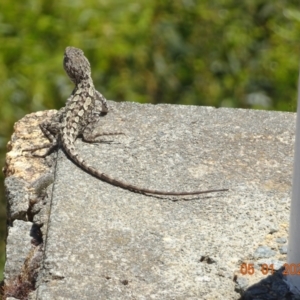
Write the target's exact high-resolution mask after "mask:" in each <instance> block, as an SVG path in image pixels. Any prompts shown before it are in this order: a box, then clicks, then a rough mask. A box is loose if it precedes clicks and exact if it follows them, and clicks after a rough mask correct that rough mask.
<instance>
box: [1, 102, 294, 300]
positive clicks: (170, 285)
mask: <svg viewBox="0 0 300 300" xmlns="http://www.w3.org/2000/svg"><path fill="white" fill-rule="evenodd" d="M109 105H110V107H111V108H112V110H111V112H109V114H108V115H107V116H104V117H102V118H101V120H100V122H99V127H97V128H96V129H95V130H96V131H100V132H101V131H104V132H116V131H122V132H124V134H123V135H114V136H103V137H101V140H102V142H101V143H98V144H87V143H83V142H82V141H81V140H80V139H78V140H77V142H76V146H77V147H78V151H79V152H80V154H81V155H82V157H84V159H85V160H86V161H87V162H89V163H90V164H91V165H93V166H94V167H95V168H97V169H99V170H102V171H103V172H104V173H106V174H109V175H111V176H113V177H114V178H116V179H122V180H124V181H126V182H128V183H131V184H134V185H139V186H141V187H146V188H152V189H160V190H164V191H193V190H199V189H203V190H206V189H216V188H229V191H228V192H222V193H214V194H206V195H205V194H204V195H200V196H189V197H152V196H145V195H141V194H136V193H133V192H130V191H127V190H123V189H121V188H119V187H115V186H112V185H110V184H108V183H106V182H102V181H100V180H98V179H97V178H94V177H92V176H91V175H89V174H87V173H86V172H85V171H83V170H82V169H80V168H79V167H78V166H76V165H75V164H74V163H73V162H72V161H70V160H69V159H68V157H66V155H65V154H64V152H63V151H61V150H59V152H58V156H57V158H56V159H55V157H56V153H54V154H52V156H51V159H50V160H51V161H52V167H51V168H50V167H49V168H48V170H47V171H46V172H50V171H51V170H52V171H53V172H54V177H55V180H54V183H53V184H51V183H50V184H49V187H48V188H47V189H46V192H45V193H43V195H42V196H40V194H39V193H38V194H39V195H38V196H36V198H35V201H31V202H30V203H31V204H30V205H29V206H30V207H29V208H28V217H27V220H28V222H33V223H35V224H38V225H39V226H42V227H41V232H42V240H41V241H40V243H42V245H43V251H44V254H43V261H42V262H41V264H40V270H39V274H38V277H37V279H36V282H35V288H36V290H35V292H34V293H32V294H31V296H30V299H43V300H47V299H51V300H52V299H81V300H82V299H176V300H179V299H188V300H194V299H207V300H210V299H239V298H240V297H241V294H242V293H243V292H244V291H246V290H247V288H249V287H250V286H251V285H252V284H254V283H256V282H259V281H260V280H261V279H263V278H266V277H267V276H268V275H270V272H271V271H270V272H269V274H263V273H262V271H261V268H262V267H263V266H264V264H265V265H267V267H269V268H271V264H273V265H274V266H275V267H274V268H275V269H279V268H280V267H281V266H282V265H283V264H284V263H285V261H286V251H284V250H282V249H284V248H283V246H285V247H286V241H287V236H288V232H287V231H288V222H289V206H290V192H291V178H292V165H293V147H294V136H295V114H293V113H280V112H268V111H256V110H242V109H226V108H220V109H215V108H212V107H197V106H180V105H167V104H165V105H146V104H144V105H141V104H136V103H128V102H127V103H115V102H112V101H110V102H109ZM45 114H46V112H45ZM45 117H46V115H43V113H38V114H35V115H30V116H29V117H28V116H27V118H34V120H38V119H39V120H43V119H44V118H45ZM19 122H21V123H19V126H21V127H22V120H21V121H19ZM26 122H27V123H28V120H27V119H26ZM29 123H30V122H29ZM24 126H25V125H24ZM28 126H29V125H28ZM31 133H32V140H30V137H29V136H27V137H26V139H25V140H26V141H27V140H28V139H29V143H30V144H37V143H39V140H41V139H42V140H43V137H42V134H41V133H40V132H39V128H38V127H37V126H36V124H35V123H34V125H33V128H32V131H31ZM21 136H22V134H21V135H20V136H19V137H18V138H16V137H15V136H14V137H13V138H12V142H11V143H12V144H11V152H10V153H19V154H18V155H19V156H20V159H21V160H24V157H25V156H24V155H22V152H21V151H20V148H22V147H24V148H26V146H22V143H20V144H18V145H19V146H18V148H17V150H16V148H15V145H16V143H17V142H16V140H19V139H21V138H22V137H21ZM43 141H44V142H45V140H43ZM18 151H19V152H18ZM10 153H8V157H9V158H10V157H11V156H12V154H10ZM23 153H24V152H23ZM41 153H42V152H41ZM10 155H11V156H10ZM18 155H14V157H16V161H15V162H14V163H12V161H11V160H9V162H8V166H6V171H7V170H13V171H10V172H8V171H7V175H8V176H15V177H18V178H19V177H20V178H22V180H26V182H27V183H28V185H29V186H30V184H31V183H32V182H33V180H35V179H36V178H37V177H38V176H36V175H37V174H39V176H41V175H42V174H43V173H44V171H45V169H44V167H45V166H46V161H45V160H44V159H42V158H36V157H28V158H26V159H27V160H28V161H27V163H24V162H23V163H22V165H21V167H23V166H24V164H25V165H26V166H28V165H27V164H29V165H30V164H31V162H32V164H33V161H34V162H35V164H37V165H39V164H40V165H41V168H40V169H39V168H37V169H38V170H39V171H36V173H34V174H35V175H34V176H32V178H25V177H26V176H23V175H22V174H23V173H24V172H28V170H29V169H30V168H29V169H28V167H25V168H24V170H23V173H22V172H18V171H17V170H15V169H18V163H17V162H18ZM27 155H28V154H27ZM53 159H55V160H56V165H55V164H53ZM12 164H13V166H12ZM50 165H51V164H50ZM30 171H31V172H32V169H30ZM20 174H21V175H20ZM7 188H8V187H7ZM11 188H12V187H11V186H10V187H9V189H11ZM22 188H23V186H22ZM24 197H25V196H24ZM26 197H29V199H32V197H31V198H30V196H26ZM36 205H39V206H37V207H39V209H35V206H36ZM47 205H49V207H48V208H47ZM23 210H24V209H23ZM13 216H16V218H17V216H18V214H17V213H16V212H14V214H13ZM22 216H23V217H22V220H26V218H24V213H23V215H22ZM12 221H13V220H12ZM11 224H12V223H11ZM13 224H14V223H13ZM25 241H26V240H24V243H25ZM33 247H34V246H33ZM7 251H9V245H8V246H7ZM10 263H11V262H9V261H7V265H9V264H10ZM243 263H245V264H247V265H246V266H249V265H248V264H251V263H253V266H254V274H246V275H243V274H242V273H241V271H242V272H243V269H242V267H241V266H242V264H243ZM243 266H244V265H243ZM6 272H9V270H7V267H6ZM246 273H247V272H246ZM7 278H8V277H7ZM12 296H13V295H12Z"/></svg>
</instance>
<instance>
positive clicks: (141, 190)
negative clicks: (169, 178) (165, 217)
mask: <svg viewBox="0 0 300 300" xmlns="http://www.w3.org/2000/svg"><path fill="white" fill-rule="evenodd" d="M68 148H69V147H64V149H65V150H66V152H67V153H68V155H69V157H70V158H71V159H72V160H73V161H74V162H75V163H76V164H77V165H78V166H79V167H81V168H82V169H83V170H85V171H86V172H87V173H89V174H91V175H93V176H95V177H97V178H98V179H100V180H103V181H106V182H108V183H110V184H112V185H115V186H118V187H120V188H123V189H126V190H129V191H132V192H135V193H139V194H153V195H169V196H187V195H199V194H208V193H215V192H225V191H228V189H216V190H206V191H193V192H164V191H157V190H150V189H145V188H141V187H138V186H135V185H131V184H128V183H126V182H123V181H121V180H117V179H114V178H112V177H110V176H109V175H107V174H105V173H101V172H100V171H98V170H96V169H95V168H93V167H92V166H90V165H89V164H87V163H86V162H85V161H84V160H83V159H82V158H81V157H80V156H79V154H78V153H77V151H76V150H75V147H72V149H68Z"/></svg>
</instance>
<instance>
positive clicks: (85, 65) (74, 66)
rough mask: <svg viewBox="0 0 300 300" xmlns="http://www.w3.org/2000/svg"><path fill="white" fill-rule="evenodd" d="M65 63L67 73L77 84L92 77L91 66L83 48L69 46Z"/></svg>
mask: <svg viewBox="0 0 300 300" xmlns="http://www.w3.org/2000/svg"><path fill="white" fill-rule="evenodd" d="M63 65H64V69H65V71H66V73H67V74H68V76H69V77H70V79H71V80H72V81H73V82H74V83H75V84H78V83H80V82H81V81H83V80H90V79H91V66H90V63H89V61H88V59H87V58H86V57H85V56H84V53H83V51H82V50H81V49H78V48H75V47H67V48H66V50H65V55H64V61H63Z"/></svg>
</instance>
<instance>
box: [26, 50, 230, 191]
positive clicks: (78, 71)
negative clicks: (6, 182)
mask: <svg viewBox="0 0 300 300" xmlns="http://www.w3.org/2000/svg"><path fill="white" fill-rule="evenodd" d="M64 69H65V71H66V73H67V74H68V76H69V77H70V79H71V80H72V81H73V82H74V84H75V89H74V90H73V92H72V94H71V96H70V97H69V98H68V100H67V103H66V106H65V107H63V108H62V109H60V110H59V111H58V113H57V115H55V116H54V118H53V119H52V120H50V121H46V122H44V123H42V124H40V128H41V130H42V131H43V133H44V134H45V136H46V137H47V138H48V139H49V141H50V142H51V143H50V144H46V145H42V146H39V147H35V148H34V149H31V150H34V151H35V150H37V149H42V148H46V147H50V148H49V149H48V151H47V153H46V154H45V155H47V154H48V153H49V151H50V149H51V148H53V147H54V146H56V145H57V144H58V143H60V144H61V145H62V146H63V148H64V150H65V151H66V153H67V154H68V155H69V157H70V158H71V159H72V160H73V161H74V162H75V163H76V164H77V165H79V166H80V167H81V168H82V169H83V170H85V171H86V172H88V173H89V174H91V175H93V176H95V177H97V178H99V179H101V180H103V181H106V182H108V183H110V184H112V185H115V186H118V187H121V188H123V189H127V190H130V191H132V192H136V193H141V194H153V195H172V196H184V195H198V194H206V193H213V192H221V191H227V189H219V190H207V191H193V192H164V191H157V190H150V189H146V188H140V187H137V186H134V185H131V184H128V183H126V182H122V181H120V180H116V179H113V178H111V177H110V176H108V175H106V174H104V173H101V172H100V171H98V170H96V169H95V168H93V167H92V166H90V165H88V164H87V163H86V162H85V161H84V160H83V159H82V158H81V157H80V156H79V155H78V152H77V150H76V149H75V140H76V139H77V137H78V136H79V135H83V137H84V140H86V141H90V142H91V141H93V140H95V137H96V136H93V135H92V134H91V132H92V128H93V127H92V126H91V125H93V124H94V123H95V122H96V121H97V112H96V103H95V102H96V100H100V101H101V103H102V113H104V114H106V113H107V112H108V109H107V103H106V99H105V98H104V97H103V96H102V95H101V94H100V93H99V92H98V91H97V90H95V88H94V84H93V80H92V77H91V67H90V63H89V61H88V59H87V58H86V57H85V56H84V53H83V51H82V50H80V49H77V48H74V47H67V48H66V50H65V55H64Z"/></svg>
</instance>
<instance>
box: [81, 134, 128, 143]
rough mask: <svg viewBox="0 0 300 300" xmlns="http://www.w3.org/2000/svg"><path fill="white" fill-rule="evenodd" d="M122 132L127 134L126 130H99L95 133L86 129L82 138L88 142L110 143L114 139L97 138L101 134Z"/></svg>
mask: <svg viewBox="0 0 300 300" xmlns="http://www.w3.org/2000/svg"><path fill="white" fill-rule="evenodd" d="M120 134H125V133H124V132H97V133H95V134H93V133H92V132H90V131H85V132H84V133H83V135H82V140H83V141H84V142H86V143H91V144H92V143H95V144H96V143H102V142H105V143H109V142H112V141H107V140H101V139H97V137H99V136H108V135H120Z"/></svg>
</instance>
